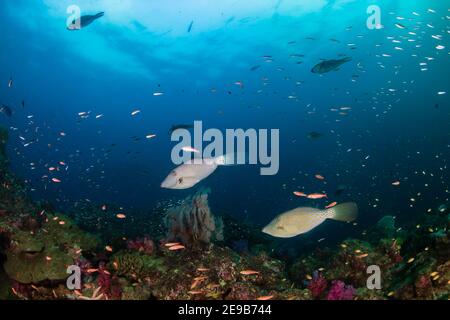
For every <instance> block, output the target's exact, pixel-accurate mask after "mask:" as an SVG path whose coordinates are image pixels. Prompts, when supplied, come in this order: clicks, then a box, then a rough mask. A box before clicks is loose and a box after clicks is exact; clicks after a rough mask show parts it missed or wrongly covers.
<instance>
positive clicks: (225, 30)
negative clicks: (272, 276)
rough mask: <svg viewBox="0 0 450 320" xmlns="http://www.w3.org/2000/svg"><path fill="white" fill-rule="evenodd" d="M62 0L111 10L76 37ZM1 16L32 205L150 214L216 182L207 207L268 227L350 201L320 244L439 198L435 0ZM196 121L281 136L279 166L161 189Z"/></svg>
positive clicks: (11, 10)
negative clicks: (350, 216)
mask: <svg viewBox="0 0 450 320" xmlns="http://www.w3.org/2000/svg"><path fill="white" fill-rule="evenodd" d="M73 4H75V5H78V6H79V7H80V8H81V10H82V12H83V14H95V13H97V12H100V11H104V12H105V15H104V17H102V18H100V19H98V20H97V21H95V22H93V23H92V24H91V25H89V26H88V27H86V28H83V29H82V30H77V31H69V30H67V28H66V21H67V19H68V17H69V14H68V13H67V8H68V7H69V6H70V5H73ZM370 5H377V6H379V8H380V10H381V11H380V12H381V24H382V26H383V27H382V28H380V29H369V28H368V27H367V23H366V22H367V19H368V18H369V16H370V14H368V13H367V8H368V7H369V6H370ZM0 21H2V23H1V25H2V28H0V35H1V39H2V41H1V50H0V84H1V85H0V103H2V104H6V105H8V106H10V107H11V109H12V110H13V115H12V116H11V117H7V116H6V115H4V114H0V125H2V126H5V127H7V128H9V129H10V140H9V145H8V154H9V156H10V160H11V168H12V170H13V171H14V172H15V173H17V174H18V175H19V176H20V177H21V178H23V179H25V180H26V186H27V188H28V190H29V193H30V195H31V196H32V197H33V198H34V199H37V200H41V199H43V200H46V201H50V202H52V203H54V204H55V205H56V206H57V207H58V208H62V209H64V208H71V207H72V206H73V205H74V203H76V202H77V201H79V200H82V199H89V200H90V201H92V202H94V203H115V204H117V205H119V206H122V207H123V208H124V209H125V210H130V211H131V210H148V209H149V208H152V207H154V206H156V205H157V203H159V202H160V201H164V200H167V199H182V198H184V197H186V196H187V195H189V194H192V193H193V192H195V190H197V189H198V188H200V187H209V188H211V189H212V193H211V195H210V202H211V205H212V207H213V211H214V212H218V213H228V214H232V215H234V216H236V217H238V218H240V219H244V220H245V221H248V222H251V223H255V224H257V225H261V226H262V225H264V224H266V223H268V222H269V221H270V220H271V219H272V218H273V217H274V216H276V215H277V214H279V213H281V212H283V211H286V210H289V209H292V208H295V207H298V206H312V207H318V208H323V207H324V206H325V205H327V204H329V203H330V202H332V201H337V202H344V201H354V202H356V203H358V206H359V208H360V219H359V221H358V226H356V227H355V226H352V225H345V224H339V223H334V222H330V223H327V224H324V225H322V226H320V227H319V228H317V229H316V230H314V231H313V232H312V233H311V234H309V235H308V236H307V237H312V238H314V239H317V238H322V237H325V236H326V237H327V238H333V237H347V236H349V235H350V234H352V233H353V232H361V231H362V230H364V228H366V227H368V226H370V225H372V224H373V223H374V222H376V221H377V220H378V219H379V218H381V217H382V216H384V215H386V214H390V215H395V216H397V218H398V219H399V220H401V221H404V222H407V221H408V220H409V219H410V218H411V216H415V215H421V214H424V213H425V212H426V211H427V210H428V209H429V208H432V209H435V208H436V207H437V206H439V205H441V204H445V203H447V204H448V202H449V173H448V172H449V170H448V159H449V154H450V134H449V132H450V131H449V129H448V128H449V124H450V121H449V120H450V110H449V106H450V104H449V94H448V92H449V76H448V71H449V70H450V64H449V59H448V55H449V51H448V48H449V45H450V44H449V32H450V29H449V12H448V5H447V4H446V3H445V2H443V1H437V0H435V1H351V0H342V1H338V0H337V1H312V0H307V1H294V0H289V1H283V0H264V1H263V0H258V1H256V0H255V1H245V2H244V3H242V2H240V1H231V0H224V1H220V3H217V2H214V3H213V2H205V1H200V0H191V1H183V2H181V3H180V1H175V0H169V1H164V2H149V1H137V0H128V1H125V0H124V1H119V0H117V1H115V0H110V1H65V0H62V1H60V0H45V1H25V0H17V1H3V2H2V3H1V4H0ZM343 56H349V57H351V58H352V60H351V61H350V62H348V63H346V64H344V65H342V66H341V67H340V69H339V70H338V71H332V72H329V73H326V74H323V75H319V74H314V73H312V72H311V69H312V68H313V67H314V65H316V64H317V63H319V62H320V61H322V60H321V59H337V58H340V57H343ZM252 69H253V70H252ZM10 79H12V80H13V83H12V85H11V86H9V85H8V81H9V80H10ZM236 82H239V83H241V84H242V85H239V84H236ZM155 92H163V93H164V95H161V96H155V95H154V93H155ZM22 101H23V102H24V106H22ZM342 107H344V109H340V108H342ZM348 108H350V109H348ZM138 109H139V110H140V111H141V112H140V113H139V114H137V115H135V116H132V115H131V113H132V112H133V111H134V110H138ZM336 110H337V111H336ZM83 112H86V113H87V115H88V117H83V116H80V113H83ZM100 115H101V117H98V118H97V117H96V116H100ZM195 120H201V121H203V126H204V128H205V129H207V128H217V129H220V130H225V129H228V128H231V129H234V128H243V129H248V128H255V129H279V130H280V170H279V172H278V174H277V175H274V176H261V175H260V174H259V166H234V167H221V168H219V169H218V170H217V171H216V172H215V173H214V174H213V175H211V176H210V177H208V178H207V179H205V180H204V181H202V182H201V183H200V184H199V185H198V186H196V187H194V189H188V190H165V189H162V188H161V187H160V184H161V181H162V180H163V179H164V178H165V177H166V176H167V174H168V173H169V172H170V170H172V169H173V168H174V164H173V163H172V161H171V158H170V154H171V150H172V148H173V147H174V145H175V143H174V142H171V141H170V135H169V134H168V131H169V129H170V128H171V126H172V125H176V124H186V123H193V121H195ZM310 132H318V133H321V134H322V136H321V137H320V138H318V139H310V138H308V134H309V133H310ZM150 134H154V135H156V137H154V138H153V139H147V138H146V136H147V135H150ZM60 162H63V164H60ZM50 167H59V169H60V170H59V171H55V172H53V171H49V168H50ZM316 174H320V175H322V176H324V177H325V180H318V179H316V178H315V177H314V176H315V175H316ZM51 178H57V179H59V180H60V181H61V183H53V182H52V181H51ZM395 181H400V185H399V186H393V185H392V183H393V182H395ZM340 186H345V190H344V191H343V192H342V194H340V195H336V194H335V191H336V190H337V189H338V188H340ZM294 191H303V192H305V193H313V192H325V193H327V194H328V198H327V199H322V200H310V199H306V198H303V197H300V198H299V197H296V196H294V195H293V192H294Z"/></svg>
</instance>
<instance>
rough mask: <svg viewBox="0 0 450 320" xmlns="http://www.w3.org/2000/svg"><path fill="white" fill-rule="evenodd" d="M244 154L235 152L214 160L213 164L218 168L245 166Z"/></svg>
mask: <svg viewBox="0 0 450 320" xmlns="http://www.w3.org/2000/svg"><path fill="white" fill-rule="evenodd" d="M245 160H246V153H245V152H236V153H227V154H224V155H221V156H218V157H215V158H214V162H215V163H216V164H217V165H219V166H233V165H237V164H245Z"/></svg>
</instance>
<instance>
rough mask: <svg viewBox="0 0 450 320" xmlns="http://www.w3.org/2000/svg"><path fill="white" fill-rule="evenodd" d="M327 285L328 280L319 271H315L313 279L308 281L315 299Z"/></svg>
mask: <svg viewBox="0 0 450 320" xmlns="http://www.w3.org/2000/svg"><path fill="white" fill-rule="evenodd" d="M327 286H328V283H327V280H326V279H325V278H324V277H323V276H322V274H319V273H318V272H314V275H313V278H312V280H311V281H310V282H309V283H308V289H309V291H311V294H312V296H313V297H314V299H317V298H319V297H320V296H321V295H322V293H323V292H324V291H325V289H326V288H327Z"/></svg>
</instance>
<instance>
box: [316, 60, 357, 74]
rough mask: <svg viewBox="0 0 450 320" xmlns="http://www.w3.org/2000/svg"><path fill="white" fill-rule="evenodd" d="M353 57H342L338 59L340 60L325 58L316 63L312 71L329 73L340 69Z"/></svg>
mask: <svg viewBox="0 0 450 320" xmlns="http://www.w3.org/2000/svg"><path fill="white" fill-rule="evenodd" d="M351 60H352V58H350V57H345V58H342V59H338V60H325V61H322V62H320V63H318V64H316V65H315V66H314V67H313V68H312V69H311V72H312V73H320V74H321V73H327V72H330V71H337V70H339V67H340V66H341V65H343V64H344V63H346V62H349V61H351Z"/></svg>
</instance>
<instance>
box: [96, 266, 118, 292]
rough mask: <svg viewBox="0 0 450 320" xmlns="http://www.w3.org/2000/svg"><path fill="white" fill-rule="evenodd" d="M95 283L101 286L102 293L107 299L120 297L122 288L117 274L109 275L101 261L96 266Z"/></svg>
mask: <svg viewBox="0 0 450 320" xmlns="http://www.w3.org/2000/svg"><path fill="white" fill-rule="evenodd" d="M97 285H98V286H99V287H101V293H103V294H104V295H105V296H106V297H107V298H108V299H117V300H118V299H120V298H121V297H122V289H121V287H120V284H119V278H118V277H117V276H111V273H110V272H109V271H108V270H107V269H106V267H105V264H104V263H103V262H101V263H100V265H99V268H98V278H97Z"/></svg>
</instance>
